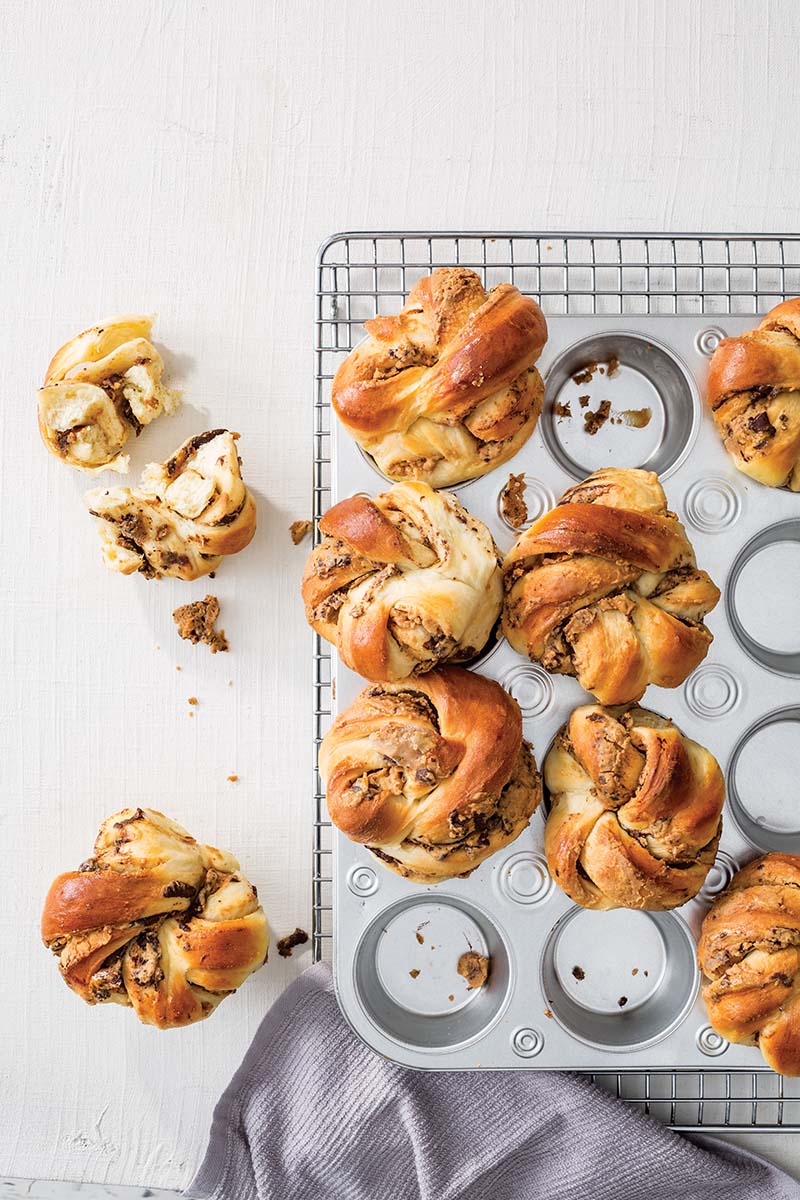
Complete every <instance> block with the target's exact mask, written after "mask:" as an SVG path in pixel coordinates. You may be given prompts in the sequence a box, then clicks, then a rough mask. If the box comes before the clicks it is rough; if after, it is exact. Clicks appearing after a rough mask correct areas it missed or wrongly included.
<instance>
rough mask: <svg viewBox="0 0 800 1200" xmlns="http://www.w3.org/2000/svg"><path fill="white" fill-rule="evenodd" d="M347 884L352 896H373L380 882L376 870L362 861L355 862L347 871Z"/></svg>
mask: <svg viewBox="0 0 800 1200" xmlns="http://www.w3.org/2000/svg"><path fill="white" fill-rule="evenodd" d="M347 886H348V887H349V889H350V891H351V892H352V893H353V895H354V896H374V895H375V893H376V892H377V890H378V888H379V886H380V882H379V880H378V875H377V872H375V871H373V869H372V867H367V866H365V865H364V864H363V863H356V864H355V865H354V866H352V867H351V868H350V870H349V871H348V872H347Z"/></svg>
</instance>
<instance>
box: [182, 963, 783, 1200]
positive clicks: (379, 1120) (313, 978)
mask: <svg viewBox="0 0 800 1200" xmlns="http://www.w3.org/2000/svg"><path fill="white" fill-rule="evenodd" d="M186 1195H187V1196H188V1197H192V1198H193V1200H323V1198H324V1200H339V1198H342V1200H478V1197H480V1200H486V1198H487V1197H489V1198H490V1200H549V1198H550V1197H553V1198H554V1200H555V1198H557V1200H644V1198H645V1197H646V1198H647V1200H652V1197H661V1198H662V1200H695V1198H696V1200H800V1185H798V1184H797V1183H795V1182H794V1181H793V1180H792V1179H790V1178H789V1176H788V1175H785V1174H784V1173H783V1172H782V1171H780V1170H778V1168H777V1167H774V1166H772V1164H770V1163H768V1162H765V1161H764V1160H763V1159H760V1158H758V1157H756V1156H755V1155H753V1154H749V1153H748V1152H747V1151H744V1150H740V1149H738V1148H735V1147H732V1146H729V1145H727V1144H726V1143H723V1142H717V1141H714V1140H713V1139H708V1138H702V1139H697V1140H696V1141H689V1140H688V1139H687V1138H684V1137H681V1136H680V1135H678V1134H676V1133H673V1132H672V1131H671V1130H669V1129H667V1128H665V1127H664V1126H662V1125H660V1124H658V1122H656V1121H654V1120H651V1119H650V1118H648V1117H644V1116H641V1115H640V1114H639V1113H637V1112H636V1111H635V1110H634V1109H632V1108H629V1107H628V1106H627V1105H626V1104H624V1103H622V1102H621V1101H619V1100H616V1099H614V1097H612V1096H610V1095H608V1094H607V1093H606V1092H604V1091H602V1090H601V1089H600V1088H598V1087H596V1086H595V1085H594V1084H592V1083H590V1082H589V1081H588V1080H585V1079H582V1078H580V1077H579V1076H575V1075H560V1074H555V1073H550V1072H547V1073H542V1072H532V1071H485V1072H484V1071H412V1070H409V1069H408V1068H405V1067H399V1066H397V1065H396V1064H394V1063H392V1062H388V1061H387V1060H386V1059H384V1058H382V1057H381V1056H380V1055H378V1054H376V1053H375V1052H374V1051H372V1050H370V1049H369V1048H368V1047H367V1046H365V1045H364V1044H363V1042H361V1041H359V1039H358V1038H357V1037H356V1035H355V1034H354V1033H353V1032H352V1030H351V1029H350V1028H349V1026H348V1025H347V1024H346V1022H345V1020H344V1018H343V1017H342V1015H341V1013H340V1011H339V1007H338V1005H337V1003H336V997H335V995H334V992H333V984H332V981H331V976H330V971H329V970H328V968H327V967H326V966H324V965H318V966H315V967H312V968H311V969H310V970H308V971H306V972H305V974H303V975H302V976H301V977H300V978H299V979H298V980H296V981H295V983H294V984H293V985H292V986H291V987H290V988H289V989H288V990H287V991H286V992H285V993H284V994H283V996H281V998H280V999H279V1000H278V1001H277V1003H276V1004H275V1005H274V1007H273V1008H272V1010H271V1011H270V1012H269V1013H268V1014H267V1016H266V1017H265V1018H264V1021H263V1022H262V1024H261V1027H260V1028H259V1030H258V1033H257V1034H256V1036H255V1040H254V1041H253V1044H252V1045H251V1047H250V1049H249V1050H248V1052H247V1055H246V1057H245V1059H244V1062H243V1063H242V1065H241V1067H240V1068H239V1070H238V1071H237V1072H236V1075H235V1076H234V1078H233V1080H232V1081H231V1083H230V1085H229V1087H228V1089H227V1091H226V1092H225V1094H224V1095H223V1097H222V1099H221V1100H220V1102H219V1104H218V1105H217V1108H216V1110H215V1112H214V1120H213V1125H212V1130H211V1140H210V1143H209V1147H208V1151H207V1153H206V1157H205V1161H204V1163H203V1165H202V1167H201V1169H200V1171H199V1173H198V1175H197V1177H196V1178H195V1180H194V1181H193V1183H192V1184H191V1186H190V1187H189V1188H188V1190H187V1192H186Z"/></svg>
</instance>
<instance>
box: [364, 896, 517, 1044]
mask: <svg viewBox="0 0 800 1200" xmlns="http://www.w3.org/2000/svg"><path fill="white" fill-rule="evenodd" d="M468 951H474V952H475V953H476V954H479V955H481V956H483V957H485V958H486V959H488V964H487V969H488V978H487V980H486V982H485V983H484V984H483V986H480V987H472V988H470V987H468V986H467V981H466V980H465V978H464V977H463V976H462V975H460V974H459V972H458V963H459V959H460V958H461V956H462V955H463V954H464V953H466V952H468ZM353 971H354V984H355V991H356V995H357V996H358V999H359V1002H360V1004H361V1007H362V1008H363V1010H364V1012H365V1013H366V1015H367V1017H368V1018H369V1020H370V1021H371V1022H372V1024H373V1025H374V1026H375V1027H376V1028H377V1029H378V1030H380V1032H381V1033H383V1034H384V1036H385V1037H388V1038H390V1039H391V1040H392V1041H394V1042H396V1043H398V1044H399V1045H402V1046H408V1047H411V1048H412V1049H415V1050H421V1051H426V1050H430V1051H439V1052H441V1051H447V1050H454V1049H457V1048H461V1047H463V1046H464V1045H465V1044H468V1043H470V1042H473V1041H476V1040H477V1039H478V1038H480V1037H482V1036H483V1035H484V1034H485V1033H487V1032H488V1031H489V1029H490V1028H491V1027H492V1026H493V1025H494V1023H495V1022H496V1021H497V1019H498V1018H499V1016H500V1014H501V1013H502V1012H503V1010H504V1009H505V1007H506V1004H507V1002H508V999H509V996H510V993H511V982H512V974H513V967H512V962H511V956H510V953H509V950H508V947H507V944H506V941H505V939H504V937H503V935H502V933H501V932H500V930H499V929H498V927H497V926H496V925H495V924H494V922H493V921H492V919H491V918H490V917H489V916H488V915H487V914H486V913H485V912H483V910H482V909H479V908H477V907H476V906H475V905H474V904H470V903H468V902H467V901H465V900H461V899H460V898H456V897H449V896H448V897H444V896H443V897H437V898H436V900H432V899H428V898H425V899H416V898H410V899H407V900H400V901H398V902H397V903H396V904H393V905H391V907H389V908H388V909H384V911H383V912H382V913H380V914H379V915H378V916H377V917H376V918H375V920H374V921H373V922H372V923H371V924H370V925H369V927H368V928H367V929H366V931H365V933H364V935H363V937H362V938H361V941H360V943H359V945H358V947H357V948H356V954H355V963H354V968H353Z"/></svg>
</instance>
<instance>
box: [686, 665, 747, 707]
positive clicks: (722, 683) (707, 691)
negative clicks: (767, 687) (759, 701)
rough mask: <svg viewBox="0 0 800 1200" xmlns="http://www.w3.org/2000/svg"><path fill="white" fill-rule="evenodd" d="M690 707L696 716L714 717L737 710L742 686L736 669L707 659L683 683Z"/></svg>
mask: <svg viewBox="0 0 800 1200" xmlns="http://www.w3.org/2000/svg"><path fill="white" fill-rule="evenodd" d="M683 695H684V699H685V700H686V707H687V708H689V709H691V711H692V712H693V713H694V715H695V716H696V717H704V718H705V719H706V720H714V719H715V718H716V717H724V716H726V715H727V714H728V713H729V712H733V710H734V709H735V708H736V706H737V704H738V703H739V700H740V698H741V695H742V686H741V684H740V683H739V681H738V679H737V678H736V676H735V675H734V673H733V671H731V670H729V669H728V668H727V667H723V666H722V665H721V664H719V663H705V664H703V666H700V667H698V668H697V670H696V671H693V672H692V674H691V675H690V676H689V678H688V679H687V680H686V683H685V684H684V687H683Z"/></svg>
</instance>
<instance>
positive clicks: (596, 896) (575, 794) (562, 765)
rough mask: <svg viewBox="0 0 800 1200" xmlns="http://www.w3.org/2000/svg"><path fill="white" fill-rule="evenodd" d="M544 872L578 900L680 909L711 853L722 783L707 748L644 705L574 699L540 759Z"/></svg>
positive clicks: (706, 868)
mask: <svg viewBox="0 0 800 1200" xmlns="http://www.w3.org/2000/svg"><path fill="white" fill-rule="evenodd" d="M543 770H544V781H545V787H546V788H547V790H548V792H549V794H550V797H551V800H552V808H551V809H550V814H549V816H548V818H547V823H546V826H545V835H544V845H545V853H546V855H547V862H548V865H549V867H550V873H551V875H552V876H553V878H554V879H555V881H556V883H557V884H558V885H559V887H561V888H562V889H563V891H565V892H566V893H567V895H568V896H569V897H570V898H571V899H572V900H574V901H575V903H576V904H580V905H582V906H583V907H584V908H602V909H606V908H643V909H649V910H663V909H668V908H677V907H678V905H680V904H685V903H686V901H687V900H691V899H692V897H693V896H696V895H697V893H698V892H699V891H700V888H701V887H702V886H703V883H704V881H705V878H706V875H707V874H708V872H709V870H710V868H711V866H712V865H713V863H714V859H715V857H716V853H717V844H718V842H719V836H720V832H721V829H722V805H723V802H724V799H725V785H724V783H723V779H722V772H721V771H720V768H719V764H718V763H717V760H716V759H715V758H714V756H713V755H712V754H710V753H709V752H708V750H705V749H703V747H702V746H699V745H698V744H697V742H693V741H691V740H690V739H689V738H687V737H684V735H683V734H682V733H681V731H680V730H679V729H677V728H676V727H675V726H674V725H673V724H672V722H671V721H667V720H665V719H664V718H663V717H659V716H657V715H656V714H655V713H652V712H648V711H647V710H646V709H643V708H630V709H628V710H626V711H620V710H619V709H606V708H601V707H600V705H597V704H586V705H584V706H583V707H581V708H576V709H575V711H574V712H573V713H572V716H571V717H570V719H569V721H568V722H567V724H566V725H565V726H564V727H563V729H562V730H561V731H560V733H559V734H558V736H557V737H556V740H555V742H554V744H553V747H552V749H551V750H550V752H549V753H548V755H547V757H546V759H545V761H544V768H543Z"/></svg>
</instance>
